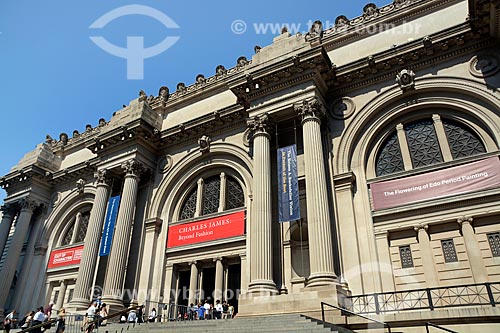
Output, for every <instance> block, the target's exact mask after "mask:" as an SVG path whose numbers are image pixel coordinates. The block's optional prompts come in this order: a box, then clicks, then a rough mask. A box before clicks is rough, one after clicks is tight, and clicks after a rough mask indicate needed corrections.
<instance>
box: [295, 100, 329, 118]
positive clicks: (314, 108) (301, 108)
mask: <svg viewBox="0 0 500 333" xmlns="http://www.w3.org/2000/svg"><path fill="white" fill-rule="evenodd" d="M294 108H295V112H297V114H298V115H299V116H301V117H302V121H305V120H308V119H316V120H320V119H321V118H323V117H324V115H325V114H326V112H325V108H324V107H323V104H322V103H321V102H320V101H319V99H318V98H317V97H313V98H310V99H305V100H303V101H302V102H301V103H297V104H295V105H294Z"/></svg>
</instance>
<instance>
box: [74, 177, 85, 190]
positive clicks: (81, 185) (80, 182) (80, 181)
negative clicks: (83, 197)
mask: <svg viewBox="0 0 500 333" xmlns="http://www.w3.org/2000/svg"><path fill="white" fill-rule="evenodd" d="M76 189H77V191H78V193H80V194H82V193H83V190H84V189H85V179H82V178H80V179H78V180H77V181H76Z"/></svg>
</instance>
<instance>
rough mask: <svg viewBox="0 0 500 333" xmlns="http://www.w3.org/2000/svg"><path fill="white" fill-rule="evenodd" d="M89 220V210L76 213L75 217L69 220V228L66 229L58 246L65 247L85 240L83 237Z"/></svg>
mask: <svg viewBox="0 0 500 333" xmlns="http://www.w3.org/2000/svg"><path fill="white" fill-rule="evenodd" d="M89 219H90V211H89V210H87V211H84V212H79V213H77V214H76V216H75V217H73V218H72V219H71V220H70V222H69V223H70V227H69V228H67V229H66V232H65V234H64V236H63V237H62V240H61V244H60V245H61V246H66V245H71V244H77V243H82V242H83V241H84V240H85V235H86V234H87V228H88V226H89Z"/></svg>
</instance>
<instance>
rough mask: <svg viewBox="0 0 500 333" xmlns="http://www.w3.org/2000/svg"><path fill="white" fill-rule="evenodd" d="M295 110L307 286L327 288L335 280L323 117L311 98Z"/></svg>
mask: <svg viewBox="0 0 500 333" xmlns="http://www.w3.org/2000/svg"><path fill="white" fill-rule="evenodd" d="M296 110H297V112H298V113H299V115H301V116H302V131H303V136H304V166H305V174H306V202H307V227H308V235H309V261H310V269H311V275H310V276H309V278H308V281H307V285H308V286H317V285H324V284H331V283H335V282H336V280H337V276H336V275H335V272H334V265H333V260H334V259H333V244H332V229H331V225H330V212H329V201H328V192H327V188H326V184H327V182H326V172H325V161H324V158H323V144H322V142H321V120H320V118H321V117H322V116H323V114H324V110H323V107H322V106H321V104H320V103H319V102H318V101H317V99H315V98H314V99H312V100H307V101H304V102H303V103H302V104H301V105H298V106H296Z"/></svg>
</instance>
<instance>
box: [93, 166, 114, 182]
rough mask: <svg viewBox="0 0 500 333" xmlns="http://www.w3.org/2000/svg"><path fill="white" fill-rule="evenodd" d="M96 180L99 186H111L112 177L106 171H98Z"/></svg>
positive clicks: (95, 175)
mask: <svg viewBox="0 0 500 333" xmlns="http://www.w3.org/2000/svg"><path fill="white" fill-rule="evenodd" d="M94 178H95V179H96V182H97V186H99V185H101V186H109V185H110V184H111V177H109V172H108V170H106V169H102V170H97V171H96V172H95V173H94Z"/></svg>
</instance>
